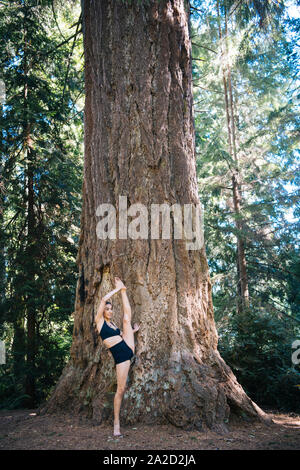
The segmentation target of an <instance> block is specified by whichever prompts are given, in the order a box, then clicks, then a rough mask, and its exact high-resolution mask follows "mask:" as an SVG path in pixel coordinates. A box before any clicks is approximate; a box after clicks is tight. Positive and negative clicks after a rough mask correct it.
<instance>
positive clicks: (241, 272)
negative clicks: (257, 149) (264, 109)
mask: <svg viewBox="0 0 300 470" xmlns="http://www.w3.org/2000/svg"><path fill="white" fill-rule="evenodd" d="M217 12H218V28H219V39H220V43H221V49H222V74H223V87H224V99H225V111H226V121H227V131H228V148H229V154H230V156H231V158H232V160H233V161H234V168H232V178H231V180H232V195H233V207H234V213H235V226H236V228H237V232H238V233H237V235H236V237H237V273H238V284H237V292H238V312H241V311H242V310H243V309H244V308H245V307H248V306H249V289H248V278H247V262H246V256H245V242H244V237H243V235H242V230H243V221H242V218H241V199H242V196H241V189H240V185H239V179H240V172H239V162H238V155H237V144H236V126H235V118H234V102H233V92H232V79H231V69H230V65H229V64H228V50H227V44H226V40H227V34H228V24H227V14H226V12H225V20H224V22H225V35H224V37H223V34H222V27H221V14H220V5H219V1H218V0H217Z"/></svg>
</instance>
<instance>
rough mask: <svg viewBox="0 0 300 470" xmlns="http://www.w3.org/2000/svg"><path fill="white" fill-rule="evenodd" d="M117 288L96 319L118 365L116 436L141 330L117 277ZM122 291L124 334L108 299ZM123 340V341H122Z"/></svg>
mask: <svg viewBox="0 0 300 470" xmlns="http://www.w3.org/2000/svg"><path fill="white" fill-rule="evenodd" d="M115 285H116V288H115V289H114V290H113V291H111V292H109V293H108V294H106V295H105V296H104V297H103V298H102V299H101V303H100V306H99V309H98V313H97V315H96V317H95V323H96V327H97V331H98V333H99V334H100V336H101V338H102V340H103V343H104V345H105V346H106V347H107V348H108V349H109V350H110V352H111V353H112V356H113V358H114V361H115V364H116V373H117V391H116V394H115V397H114V436H122V434H121V433H120V407H121V402H122V398H123V395H124V393H125V389H126V380H127V376H128V371H129V367H130V359H131V358H132V357H133V355H134V350H135V347H134V333H136V332H137V331H138V330H139V328H140V327H139V326H138V324H137V323H135V324H134V326H133V328H132V326H131V307H130V304H129V300H128V297H127V293H126V287H125V286H124V284H123V282H122V281H121V279H119V278H118V277H115ZM119 291H121V295H122V302H123V311H124V315H123V333H122V332H121V331H120V330H119V328H118V327H116V325H114V323H112V321H111V319H112V314H113V310H112V304H111V302H110V301H108V299H110V297H112V296H113V295H114V294H116V293H117V292H119ZM122 338H123V339H122Z"/></svg>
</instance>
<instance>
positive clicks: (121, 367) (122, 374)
mask: <svg viewBox="0 0 300 470" xmlns="http://www.w3.org/2000/svg"><path fill="white" fill-rule="evenodd" d="M129 367H130V361H124V362H121V363H120V364H116V372H117V392H116V394H115V398H114V436H120V435H121V433H120V408H121V403H122V398H123V395H124V393H125V389H126V381H127V376H128V371H129Z"/></svg>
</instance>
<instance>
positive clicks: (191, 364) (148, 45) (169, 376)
mask: <svg viewBox="0 0 300 470" xmlns="http://www.w3.org/2000/svg"><path fill="white" fill-rule="evenodd" d="M188 14H189V12H188V11H187V10H185V7H184V2H183V0H176V1H166V0H164V1H152V2H150V4H148V3H147V4H146V3H143V2H142V4H137V2H133V4H132V5H130V6H129V5H124V4H123V3H121V2H115V1H112V0H105V1H101V2H98V1H92V0H85V2H84V8H83V22H84V47H85V84H86V103H85V166H84V182H83V210H82V217H81V236H80V246H79V252H78V258H77V261H78V267H79V279H78V284H77V293H76V303H75V315H74V316H75V322H74V332H73V343H72V348H71V358H70V361H69V363H68V365H67V366H66V368H65V369H64V371H63V373H62V376H61V378H60V380H59V382H58V384H57V387H56V389H55V391H54V393H53V394H52V396H51V398H50V400H49V401H48V402H47V403H46V404H45V405H44V406H43V407H42V409H41V412H57V411H59V410H72V412H73V413H74V412H83V413H86V414H87V416H90V417H92V418H93V419H94V420H95V421H96V422H101V421H104V420H107V419H110V420H112V416H113V415H112V408H111V405H112V395H113V392H114V390H115V382H116V374H115V369H114V363H113V359H112V357H111V355H110V352H109V351H107V350H106V349H105V348H104V347H103V344H102V342H101V340H100V338H99V336H98V334H97V333H96V331H95V328H94V324H93V318H94V313H95V312H96V310H97V308H98V305H99V302H100V299H101V297H102V296H103V295H104V294H106V293H107V292H108V291H109V290H112V289H113V288H114V285H113V283H112V281H113V278H114V276H119V277H120V278H121V279H122V280H123V282H124V283H125V285H126V286H127V294H128V297H129V300H130V304H131V307H132V313H133V323H134V322H138V323H140V325H141V328H140V330H139V332H138V334H137V337H136V360H135V363H134V364H133V366H132V367H131V369H130V374H129V383H128V389H127V391H126V393H125V396H124V399H123V403H122V408H121V420H122V422H126V423H134V422H137V421H139V420H140V421H141V420H142V421H144V422H148V423H151V422H157V423H164V422H171V423H173V424H174V425H176V426H181V427H196V428H197V429H202V428H203V427H205V426H209V427H224V425H225V424H224V423H225V422H226V420H227V419H228V418H229V417H230V416H232V415H238V416H240V415H241V414H245V415H247V416H249V417H252V418H258V417H260V418H264V417H265V415H264V413H263V412H262V411H261V410H260V409H259V408H258V407H257V406H256V405H255V404H254V403H253V402H252V401H251V400H250V399H249V398H248V397H247V396H246V394H245V392H244V391H243V389H242V387H241V386H240V385H239V384H238V383H237V381H236V378H235V377H234V375H233V373H232V371H231V370H230V369H229V367H228V366H227V365H226V364H225V363H224V361H223V360H222V358H221V357H220V355H219V353H218V351H217V332H216V328H215V323H214V315H213V306H212V298H211V282H210V278H209V273H208V265H207V260H206V255H205V249H204V248H201V250H187V249H186V245H185V243H186V240H185V239H181V240H176V239H174V237H173V232H172V231H171V239H170V240H163V239H161V236H160V239H158V240H155V239H150V233H149V238H148V239H147V240H142V239H140V240H133V239H131V238H128V239H125V240H122V239H120V238H118V237H117V239H116V240H101V239H98V238H97V236H96V224H97V222H98V219H97V216H96V210H97V208H98V207H99V205H100V204H101V203H111V204H113V206H114V207H116V208H117V214H118V213H119V196H127V197H128V201H127V202H128V206H130V205H132V204H133V203H135V202H140V203H142V204H144V205H145V206H146V207H147V208H148V214H149V218H148V220H149V221H150V213H151V209H150V205H151V204H152V203H158V204H161V203H166V204H168V205H169V206H171V205H172V204H173V203H178V204H180V206H181V207H182V208H183V205H184V204H195V205H198V204H199V200H198V191H197V178H196V168H195V142H194V119H193V102H192V73H191V44H190V39H189V34H188ZM129 222H130V220H129V221H128V223H129ZM171 222H172V228H173V225H174V220H173V217H171ZM112 301H113V309H114V311H115V312H116V313H115V321H116V322H117V323H118V324H119V326H122V325H121V317H122V307H121V298H120V296H116V297H113V298H112Z"/></svg>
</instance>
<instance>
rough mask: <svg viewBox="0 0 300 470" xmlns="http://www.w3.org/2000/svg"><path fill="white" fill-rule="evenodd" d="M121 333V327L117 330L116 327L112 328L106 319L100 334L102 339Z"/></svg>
mask: <svg viewBox="0 0 300 470" xmlns="http://www.w3.org/2000/svg"><path fill="white" fill-rule="evenodd" d="M120 333H121V331H120V330H119V328H117V329H116V330H115V329H114V328H111V327H110V326H108V324H107V323H106V321H105V320H104V323H103V325H102V328H101V330H100V333H99V334H100V336H101V338H102V339H106V338H110V337H111V336H119V335H120Z"/></svg>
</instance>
